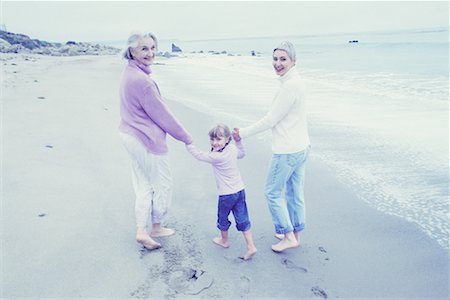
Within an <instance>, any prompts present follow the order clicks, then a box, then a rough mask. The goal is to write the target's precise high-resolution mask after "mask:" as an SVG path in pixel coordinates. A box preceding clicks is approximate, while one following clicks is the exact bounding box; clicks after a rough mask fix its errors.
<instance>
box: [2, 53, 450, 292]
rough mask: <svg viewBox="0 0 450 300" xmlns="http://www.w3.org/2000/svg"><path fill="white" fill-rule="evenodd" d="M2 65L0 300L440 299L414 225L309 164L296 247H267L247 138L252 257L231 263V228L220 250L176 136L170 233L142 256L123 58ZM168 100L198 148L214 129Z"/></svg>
mask: <svg viewBox="0 0 450 300" xmlns="http://www.w3.org/2000/svg"><path fill="white" fill-rule="evenodd" d="M1 63H2V65H3V82H2V193H1V194H2V203H1V204H2V205H1V217H2V218H1V219H2V239H1V241H2V243H1V247H2V249H1V250H2V251H1V253H2V257H1V258H2V259H1V268H2V272H1V274H2V277H1V282H2V285H1V295H2V297H3V298H6V299H15V298H83V299H85V298H116V299H126V298H145V299H157V298H169V299H170V298H179V299H184V298H205V299H211V298H223V299H235V298H255V299H260V298H268V299H298V298H343V299H348V298H405V299H411V298H424V299H447V298H448V297H449V257H448V251H447V250H445V249H443V248H441V247H440V246H439V245H438V244H437V243H436V242H435V241H433V240H431V239H429V238H428V237H427V236H426V235H425V234H424V233H423V232H422V231H420V230H419V228H417V227H416V226H414V225H412V224H411V223H408V222H406V221H404V220H401V219H399V218H396V217H393V216H389V215H386V214H384V213H382V212H379V211H376V210H374V209H373V208H371V207H369V206H368V205H367V204H365V203H364V202H362V201H361V200H359V199H358V198H357V197H356V196H355V195H354V194H353V192H352V191H351V190H350V189H349V188H347V187H345V186H343V185H342V184H340V183H339V182H338V181H337V180H336V178H335V177H334V175H333V170H332V169H329V168H328V167H327V166H325V165H323V163H322V162H320V161H318V160H316V159H311V160H310V161H309V162H308V166H307V179H306V201H307V229H306V230H305V231H304V233H303V234H302V236H301V239H302V240H301V243H302V246H301V247H300V248H298V249H292V250H288V251H286V252H285V253H282V254H276V253H274V252H272V251H271V249H270V245H271V244H273V243H276V242H277V240H276V239H275V238H274V236H273V225H272V223H271V218H270V215H269V212H268V209H267V205H266V203H265V200H264V196H263V186H264V181H265V175H266V169H267V166H268V161H269V159H270V156H271V153H270V146H269V145H267V144H265V143H263V142H262V141H261V140H259V139H257V138H249V139H247V140H245V141H244V145H245V147H246V150H247V156H246V157H245V158H244V159H243V160H242V161H240V168H241V172H242V176H243V179H244V181H245V183H246V192H247V201H248V207H249V213H250V218H251V221H252V231H253V235H254V239H255V244H256V247H257V248H258V253H257V254H256V255H255V256H254V257H253V258H252V259H251V260H250V261H247V262H244V261H242V260H240V259H239V258H238V257H239V256H241V255H242V254H243V253H244V251H245V243H244V240H243V238H242V236H241V234H240V233H238V232H237V231H236V229H235V228H234V227H232V228H231V229H230V237H231V240H230V243H231V247H230V248H228V249H223V248H221V247H218V246H216V245H214V244H213V243H212V241H211V239H212V238H213V237H214V236H216V235H217V233H218V230H217V229H216V228H215V222H216V205H217V200H216V199H217V196H216V189H215V185H214V177H213V174H212V170H211V167H210V166H209V165H207V164H205V163H201V162H198V161H196V160H195V159H194V158H192V157H191V156H190V155H189V154H188V153H187V151H186V150H185V148H184V145H182V144H180V143H179V142H176V141H174V140H173V139H169V146H170V159H171V164H172V171H173V177H174V184H175V187H174V198H173V203H172V209H171V216H170V218H169V220H168V223H167V224H166V225H168V226H171V227H173V228H175V229H176V230H177V233H176V235H174V236H172V237H166V238H160V239H158V240H159V241H160V242H161V243H162V244H163V248H161V249H159V250H155V251H151V252H150V251H145V250H143V249H141V247H140V246H139V245H138V244H137V243H136V242H135V240H134V234H135V227H134V195H133V190H132V184H131V176H130V172H131V170H130V166H129V159H128V157H127V155H126V153H125V151H124V149H123V148H122V145H121V144H120V139H119V137H118V132H117V125H118V121H119V114H118V101H119V100H118V96H117V93H118V82H119V79H120V73H121V70H122V67H123V62H122V61H121V60H120V59H119V58H118V57H114V56H104V57H69V58H61V57H60V58H58V57H43V56H32V55H26V56H20V55H17V56H14V55H5V56H3V58H2V62H1ZM155 72H156V71H155ZM157 72H164V66H159V67H158V68H157ZM162 93H163V95H164V90H162ZM167 101H168V104H169V106H170V107H171V109H172V110H173V112H174V113H175V115H176V116H178V117H179V119H180V121H181V122H182V123H183V124H184V125H185V127H186V128H187V129H188V130H190V131H191V133H192V135H193V137H194V141H195V143H196V145H197V146H198V147H199V148H202V149H204V150H207V143H208V141H207V136H206V133H207V131H208V129H209V127H210V126H211V124H214V123H215V122H219V121H220V120H214V119H213V117H211V116H209V115H206V114H203V113H199V112H196V111H194V110H192V109H189V108H187V107H184V106H183V105H180V104H178V102H174V101H171V99H167ZM230 126H233V125H232V124H230ZM313 151H314V148H313Z"/></svg>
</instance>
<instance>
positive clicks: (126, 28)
mask: <svg viewBox="0 0 450 300" xmlns="http://www.w3.org/2000/svg"><path fill="white" fill-rule="evenodd" d="M1 8H2V9H1V16H2V20H1V23H3V24H5V25H6V27H7V30H8V31H12V32H16V33H24V34H27V35H29V36H30V37H32V38H38V39H43V40H47V41H53V42H64V41H66V40H77V41H105V40H124V39H126V38H127V37H128V35H129V33H130V32H132V31H136V30H138V31H152V32H154V33H155V34H156V35H157V36H158V37H159V38H161V39H188V40H189V39H210V38H233V37H252V36H286V35H303V34H328V33H340V32H364V31H384V30H397V29H416V28H432V27H448V22H449V20H448V19H449V12H448V9H449V4H448V2H447V1H438V2H431V1H412V2H411V1H400V2H393V1H346V2H344V1H288V2H279V1H262V2H258V1H249V2H241V1H222V2H219V1H200V2H191V1H180V2H175V1H164V2H158V1H138V2H125V1H72V2H68V1H2V3H1Z"/></svg>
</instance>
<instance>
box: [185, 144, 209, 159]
mask: <svg viewBox="0 0 450 300" xmlns="http://www.w3.org/2000/svg"><path fill="white" fill-rule="evenodd" d="M186 149H187V150H188V151H189V153H191V154H192V156H193V157H195V158H196V159H198V160H200V161H204V162H207V163H212V162H213V159H212V157H211V156H210V153H206V152H203V151H201V150H199V149H198V148H197V147H195V146H194V144H189V145H186Z"/></svg>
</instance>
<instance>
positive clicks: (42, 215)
mask: <svg viewBox="0 0 450 300" xmlns="http://www.w3.org/2000/svg"><path fill="white" fill-rule="evenodd" d="M46 215H47V214H45V213H42V214H38V217H40V218H42V217H45V216H46Z"/></svg>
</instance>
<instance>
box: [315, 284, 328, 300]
mask: <svg viewBox="0 0 450 300" xmlns="http://www.w3.org/2000/svg"><path fill="white" fill-rule="evenodd" d="M311 292H313V293H314V295H316V296H317V297H321V298H324V299H327V298H328V295H327V293H326V292H325V291H324V290H322V289H321V288H320V287H318V286H314V287H312V288H311Z"/></svg>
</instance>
